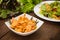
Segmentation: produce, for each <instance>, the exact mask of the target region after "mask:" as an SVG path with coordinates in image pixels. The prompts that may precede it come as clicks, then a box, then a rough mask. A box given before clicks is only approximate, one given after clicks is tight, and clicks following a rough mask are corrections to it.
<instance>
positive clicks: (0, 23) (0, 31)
mask: <svg viewBox="0 0 60 40" xmlns="http://www.w3.org/2000/svg"><path fill="white" fill-rule="evenodd" d="M4 22H5V21H4V20H0V38H1V37H3V35H5V34H6V33H7V32H8V31H9V29H8V28H7V27H6V25H5V23H4Z"/></svg>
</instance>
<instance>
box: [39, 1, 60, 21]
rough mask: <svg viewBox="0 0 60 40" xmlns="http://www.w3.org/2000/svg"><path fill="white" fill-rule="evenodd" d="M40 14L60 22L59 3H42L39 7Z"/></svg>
mask: <svg viewBox="0 0 60 40" xmlns="http://www.w3.org/2000/svg"><path fill="white" fill-rule="evenodd" d="M40 13H41V14H42V15H43V16H45V17H48V18H52V19H55V20H60V2H58V1H55V2H53V3H50V4H49V3H44V4H43V5H41V7H40Z"/></svg>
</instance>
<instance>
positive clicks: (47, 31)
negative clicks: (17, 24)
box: [0, 13, 60, 40]
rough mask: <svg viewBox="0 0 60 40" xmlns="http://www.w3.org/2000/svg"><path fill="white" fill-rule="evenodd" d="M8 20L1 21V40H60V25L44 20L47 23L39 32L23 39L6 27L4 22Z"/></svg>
mask: <svg viewBox="0 0 60 40" xmlns="http://www.w3.org/2000/svg"><path fill="white" fill-rule="evenodd" d="M30 15H32V16H34V17H36V18H38V19H40V20H43V19H41V18H39V17H37V16H36V15H35V14H34V13H30ZM7 20H8V19H4V20H3V19H0V40H60V23H55V22H50V21H46V20H43V21H44V22H45V23H44V24H43V25H42V27H41V28H40V29H39V30H37V31H36V32H35V33H33V34H31V35H29V36H25V37H23V36H20V35H17V34H15V33H13V32H12V31H10V30H9V29H8V28H7V27H6V25H5V23H4V22H5V21H7Z"/></svg>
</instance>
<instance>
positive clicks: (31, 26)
mask: <svg viewBox="0 0 60 40" xmlns="http://www.w3.org/2000/svg"><path fill="white" fill-rule="evenodd" d="M10 22H11V28H12V29H14V30H15V31H17V32H22V33H25V32H30V31H32V30H35V29H36V24H37V23H36V21H34V20H33V19H32V18H31V19H28V18H27V17H26V14H24V16H20V17H19V18H18V19H15V18H12V19H11V21H10Z"/></svg>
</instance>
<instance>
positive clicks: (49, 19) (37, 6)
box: [34, 1, 60, 22]
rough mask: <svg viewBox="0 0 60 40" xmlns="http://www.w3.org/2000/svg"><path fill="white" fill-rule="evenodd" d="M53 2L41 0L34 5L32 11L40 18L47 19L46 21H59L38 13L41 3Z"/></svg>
mask: <svg viewBox="0 0 60 40" xmlns="http://www.w3.org/2000/svg"><path fill="white" fill-rule="evenodd" d="M53 2H55V1H43V2H41V3H40V4H37V5H36V6H35V7H34V13H35V14H36V15H37V16H39V17H40V18H42V19H45V20H48V21H53V22H60V20H55V19H51V18H48V17H45V16H43V15H42V14H41V13H39V12H40V7H41V5H43V4H44V3H49V4H50V3H53ZM58 2H60V1H58Z"/></svg>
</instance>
